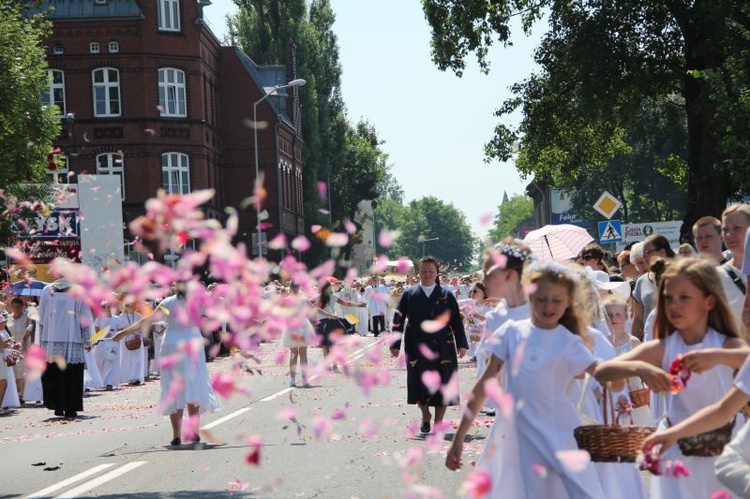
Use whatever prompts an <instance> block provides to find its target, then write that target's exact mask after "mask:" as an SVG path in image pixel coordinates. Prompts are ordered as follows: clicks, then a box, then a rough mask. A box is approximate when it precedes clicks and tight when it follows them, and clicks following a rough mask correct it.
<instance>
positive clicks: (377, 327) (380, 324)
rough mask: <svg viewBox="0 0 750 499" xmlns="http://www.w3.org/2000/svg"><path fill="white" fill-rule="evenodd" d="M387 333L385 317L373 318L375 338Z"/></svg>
mask: <svg viewBox="0 0 750 499" xmlns="http://www.w3.org/2000/svg"><path fill="white" fill-rule="evenodd" d="M382 332H385V315H373V316H372V334H374V335H375V336H377V335H379V334H380V333H382Z"/></svg>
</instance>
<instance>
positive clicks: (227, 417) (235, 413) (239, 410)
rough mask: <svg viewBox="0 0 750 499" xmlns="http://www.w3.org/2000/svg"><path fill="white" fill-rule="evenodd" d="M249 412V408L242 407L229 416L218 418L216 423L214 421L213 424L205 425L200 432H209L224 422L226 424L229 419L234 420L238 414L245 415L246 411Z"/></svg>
mask: <svg viewBox="0 0 750 499" xmlns="http://www.w3.org/2000/svg"><path fill="white" fill-rule="evenodd" d="M249 410H250V407H243V408H242V409H237V410H236V411H234V412H233V413H231V414H227V415H226V416H224V417H223V418H219V419H217V420H216V421H214V422H212V423H208V424H207V425H205V426H203V427H202V428H201V430H210V429H211V428H216V427H217V426H219V425H220V424H223V423H226V422H227V421H229V420H230V419H234V418H236V417H237V416H239V415H240V414H245V413H246V412H247V411H249Z"/></svg>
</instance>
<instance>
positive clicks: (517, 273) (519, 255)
mask: <svg viewBox="0 0 750 499" xmlns="http://www.w3.org/2000/svg"><path fill="white" fill-rule="evenodd" d="M533 258H534V257H533V255H532V253H531V250H530V249H529V248H528V247H527V246H525V245H523V244H520V243H517V242H516V241H515V240H513V239H512V238H506V239H504V240H503V241H501V242H499V243H497V244H496V245H495V246H494V247H493V248H489V249H487V250H485V252H484V255H483V257H482V260H483V262H482V275H483V280H482V282H483V284H484V286H485V289H486V290H487V299H488V301H489V302H490V303H491V304H492V303H496V306H495V308H493V309H492V310H490V311H489V312H487V314H486V315H485V323H484V333H483V335H482V340H481V341H480V342H479V345H478V346H477V354H476V357H477V377H479V376H481V375H482V373H483V372H484V369H485V367H486V366H487V362H488V360H489V358H490V356H491V355H492V352H490V351H489V350H487V348H486V342H487V341H495V340H490V338H491V337H492V335H493V334H494V333H495V332H496V331H497V330H498V329H500V327H501V326H502V325H503V324H505V323H506V322H507V321H509V320H516V321H518V320H522V319H528V318H529V314H530V312H529V303H528V301H527V299H526V293H525V292H524V290H523V286H522V285H521V278H522V276H523V268H524V265H526V264H527V263H529V262H531V261H533ZM498 300H499V301H498ZM485 410H486V412H487V414H488V415H490V416H494V415H495V408H494V405H492V402H490V401H487V403H486V405H485ZM491 436H492V435H491Z"/></svg>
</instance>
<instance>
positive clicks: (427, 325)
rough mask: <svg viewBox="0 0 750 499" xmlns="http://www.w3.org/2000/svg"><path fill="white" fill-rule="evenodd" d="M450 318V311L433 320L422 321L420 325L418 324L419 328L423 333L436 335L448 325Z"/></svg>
mask: <svg viewBox="0 0 750 499" xmlns="http://www.w3.org/2000/svg"><path fill="white" fill-rule="evenodd" d="M450 318H451V312H450V310H446V311H445V312H443V313H442V314H440V315H438V316H437V317H436V318H435V319H433V320H426V321H422V324H420V328H421V329H422V331H424V332H425V333H437V332H438V331H440V330H441V329H443V328H445V326H447V325H448V321H449V320H450Z"/></svg>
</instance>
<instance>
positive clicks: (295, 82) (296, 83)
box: [253, 78, 307, 258]
mask: <svg viewBox="0 0 750 499" xmlns="http://www.w3.org/2000/svg"><path fill="white" fill-rule="evenodd" d="M306 83H307V81H305V80H303V79H302V78H297V79H296V80H292V81H290V82H289V83H287V84H286V85H277V86H275V87H273V88H272V89H271V90H269V91H268V92H267V93H266V95H264V96H263V97H261V98H260V99H258V100H257V101H255V102H254V103H253V139H254V142H255V181H256V182H258V179H259V178H260V163H259V159H258V104H260V103H261V102H263V101H264V100H266V99H267V98H269V97H270V96H271V95H273V94H275V93H276V92H278V91H279V90H281V89H284V88H291V87H301V86H304V85H305V84H306ZM255 218H256V221H257V223H258V226H257V234H258V258H260V257H262V256H263V238H262V233H263V229H262V228H261V226H260V200H259V199H256V200H255Z"/></svg>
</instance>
